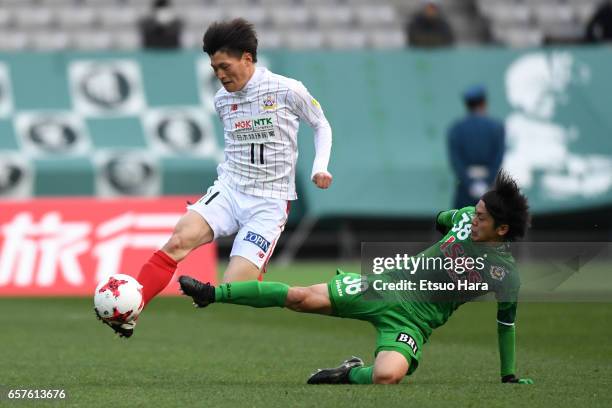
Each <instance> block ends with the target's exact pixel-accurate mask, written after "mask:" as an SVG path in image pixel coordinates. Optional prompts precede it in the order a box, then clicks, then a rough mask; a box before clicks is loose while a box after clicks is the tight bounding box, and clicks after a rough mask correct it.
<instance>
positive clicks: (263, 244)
mask: <svg viewBox="0 0 612 408" xmlns="http://www.w3.org/2000/svg"><path fill="white" fill-rule="evenodd" d="M244 241H247V242H250V243H251V244H254V245H257V246H258V247H259V248H261V250H262V251H264V252H268V248H270V242H269V241H267V240H266V239H265V238H264V237H262V236H261V235H259V234H256V233H255V232H253V231H249V232H247V234H246V237H244Z"/></svg>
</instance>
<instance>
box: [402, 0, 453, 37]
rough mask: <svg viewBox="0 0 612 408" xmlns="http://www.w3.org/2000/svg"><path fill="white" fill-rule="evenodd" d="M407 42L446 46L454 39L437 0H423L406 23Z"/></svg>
mask: <svg viewBox="0 0 612 408" xmlns="http://www.w3.org/2000/svg"><path fill="white" fill-rule="evenodd" d="M407 29H408V30H407V31H408V33H407V34H408V43H409V44H410V46H412V47H448V46H451V45H453V43H454V41H455V39H454V34H453V30H452V28H451V26H450V24H449V23H448V21H447V20H446V17H444V14H442V10H441V9H440V6H439V4H438V1H437V0H425V1H423V6H422V8H421V9H420V10H419V11H418V12H417V13H415V14H414V15H413V17H412V20H411V21H410V23H409V24H408V27H407Z"/></svg>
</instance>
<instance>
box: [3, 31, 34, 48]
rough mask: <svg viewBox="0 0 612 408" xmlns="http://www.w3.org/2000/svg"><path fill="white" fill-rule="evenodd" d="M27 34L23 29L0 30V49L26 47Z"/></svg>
mask: <svg viewBox="0 0 612 408" xmlns="http://www.w3.org/2000/svg"><path fill="white" fill-rule="evenodd" d="M28 45H29V44H28V36H27V35H26V33H25V32H23V31H14V30H9V31H0V49H2V50H7V51H18V50H23V49H26V48H27V47H28Z"/></svg>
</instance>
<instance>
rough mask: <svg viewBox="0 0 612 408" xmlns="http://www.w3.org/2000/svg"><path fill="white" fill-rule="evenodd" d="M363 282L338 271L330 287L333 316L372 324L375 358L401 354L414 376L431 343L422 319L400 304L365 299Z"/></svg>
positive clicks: (358, 277)
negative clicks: (385, 353) (385, 352)
mask: <svg viewBox="0 0 612 408" xmlns="http://www.w3.org/2000/svg"><path fill="white" fill-rule="evenodd" d="M361 278H362V276H361V275H359V274H357V273H344V272H342V271H340V270H338V272H337V275H336V276H335V277H334V278H333V279H332V280H331V281H330V282H329V283H328V284H327V290H328V292H329V299H330V301H331V304H332V308H333V314H334V315H335V316H338V317H344V318H347V319H358V320H364V321H367V322H370V323H372V324H373V325H374V327H376V331H377V339H376V351H375V352H374V355H377V354H378V353H379V352H380V351H383V350H390V351H397V352H398V353H401V354H402V355H403V356H404V357H406V360H408V364H409V367H410V368H409V369H408V375H410V374H412V373H413V372H414V371H415V370H416V369H417V367H418V365H419V360H420V358H421V349H422V348H423V344H424V343H425V342H426V341H427V338H426V337H425V336H424V335H423V332H422V330H421V329H419V325H418V324H419V323H418V321H417V319H418V318H417V317H416V316H414V314H412V313H411V312H410V311H409V310H407V309H406V307H404V306H402V305H401V304H400V303H397V302H390V301H382V300H370V299H365V298H364V296H363V292H362V291H361ZM421 324H422V323H421Z"/></svg>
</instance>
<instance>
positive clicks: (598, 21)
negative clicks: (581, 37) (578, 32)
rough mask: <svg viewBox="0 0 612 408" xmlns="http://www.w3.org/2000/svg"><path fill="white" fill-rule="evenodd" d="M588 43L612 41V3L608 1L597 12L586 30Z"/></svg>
mask: <svg viewBox="0 0 612 408" xmlns="http://www.w3.org/2000/svg"><path fill="white" fill-rule="evenodd" d="M586 41H587V42H590V43H596V42H604V41H607V42H609V41H612V1H611V0H606V1H604V2H603V3H601V5H600V6H599V8H598V9H597V11H595V14H594V15H593V17H591V20H590V21H589V24H588V25H587V28H586Z"/></svg>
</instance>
